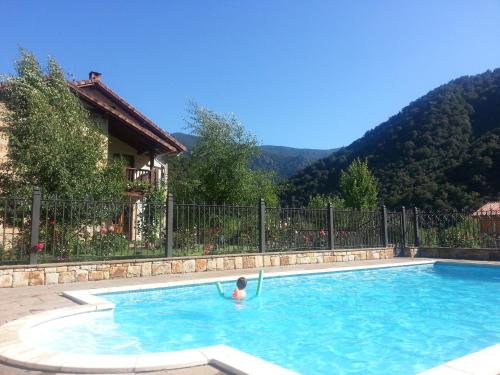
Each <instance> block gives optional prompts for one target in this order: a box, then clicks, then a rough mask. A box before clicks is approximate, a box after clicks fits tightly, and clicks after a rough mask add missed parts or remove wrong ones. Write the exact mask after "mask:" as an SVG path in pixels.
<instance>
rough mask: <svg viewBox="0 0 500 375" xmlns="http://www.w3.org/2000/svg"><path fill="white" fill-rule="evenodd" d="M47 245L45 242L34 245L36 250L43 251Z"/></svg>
mask: <svg viewBox="0 0 500 375" xmlns="http://www.w3.org/2000/svg"><path fill="white" fill-rule="evenodd" d="M44 247H45V245H44V244H43V243H37V244H36V245H35V246H33V249H34V250H35V251H42V250H43V248H44Z"/></svg>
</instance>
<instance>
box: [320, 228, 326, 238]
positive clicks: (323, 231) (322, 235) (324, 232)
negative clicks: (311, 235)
mask: <svg viewBox="0 0 500 375" xmlns="http://www.w3.org/2000/svg"><path fill="white" fill-rule="evenodd" d="M319 235H320V236H321V237H325V236H326V231H325V230H324V229H321V230H320V231H319Z"/></svg>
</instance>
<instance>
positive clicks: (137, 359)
mask: <svg viewBox="0 0 500 375" xmlns="http://www.w3.org/2000/svg"><path fill="white" fill-rule="evenodd" d="M434 263H455V262H450V261H448V260H447V261H443V260H422V261H412V262H403V263H392V264H385V265H369V266H367V265H364V266H352V267H331V268H325V269H321V270H294V271H276V272H270V273H267V274H266V275H267V276H268V277H281V276H292V275H307V274H322V273H332V272H346V271H354V270H366V269H383V268H394V267H406V266H417V265H425V264H434ZM456 263H458V262H456ZM460 263H461V264H466V263H465V262H460ZM244 276H246V277H247V278H257V274H256V273H252V274H247V275H244ZM234 279H235V277H234V276H226V277H217V278H208V279H203V280H186V281H175V282H165V283H155V284H142V285H135V286H121V287H112V288H95V289H86V290H80V291H71V292H64V293H63V295H65V296H66V297H68V298H70V299H71V300H73V301H75V302H77V303H79V304H81V305H80V306H73V307H69V308H63V309H56V310H51V311H46V312H41V313H38V314H35V315H31V316H27V317H23V318H21V319H18V320H15V321H12V322H9V323H7V324H4V325H2V326H0V337H1V338H2V340H1V341H0V362H5V363H6V364H9V365H14V366H20V367H24V368H29V369H34V370H42V371H47V370H48V371H56V372H61V371H66V372H75V373H87V374H90V373H102V372H103V371H105V372H108V373H120V372H122V373H123V372H132V371H155V370H172V369H178V368H189V367H193V366H199V365H214V366H216V367H219V368H221V369H222V370H226V371H228V372H230V373H232V374H238V375H239V374H265V373H272V374H283V375H292V374H296V373H295V372H293V371H291V370H288V369H285V368H283V367H280V366H279V365H276V364H274V363H271V362H268V361H265V360H263V359H261V358H258V357H256V356H253V355H251V354H248V353H245V352H242V351H240V350H237V349H235V348H232V347H229V346H226V345H214V346H210V347H205V348H195V349H187V350H181V351H173V352H161V353H147V354H139V355H81V354H70V353H62V352H50V351H43V350H39V349H38V348H34V347H31V346H30V345H29V344H27V343H26V341H25V340H24V339H23V337H22V335H23V332H25V331H26V330H28V329H30V328H31V327H34V326H36V325H39V324H42V323H45V322H47V321H50V320H54V319H58V318H62V317H66V316H71V315H76V314H81V313H87V312H92V311H98V310H109V309H113V308H114V304H112V303H110V302H108V301H107V300H105V299H104V298H102V297H100V296H96V294H102V293H112V292H123V291H139V290H145V289H159V288H168V287H174V286H187V285H201V284H209V283H213V282H215V281H231V280H234ZM493 353H495V354H493ZM494 355H497V356H499V357H500V344H496V345H492V346H491V347H488V348H485V349H482V350H480V351H478V352H475V353H472V354H469V355H467V356H464V357H460V358H457V359H455V360H453V361H449V362H446V363H444V364H442V365H440V366H437V367H435V368H432V369H429V370H426V371H424V372H422V373H421V374H422V375H437V374H445V373H446V374H451V373H452V372H450V371H455V373H456V374H459V373H463V372H464V371H465V370H463V369H460V368H458V367H460V366H462V367H463V366H471V361H472V363H475V362H474V361H476V362H477V363H476V365H477V366H478V367H480V366H481V364H483V363H485V357H486V358H490V357H491V358H493V356H494ZM464 358H466V359H465V360H464ZM471 358H472V359H471ZM497 358H498V357H497ZM464 363H465V364H464ZM89 364H92V365H89ZM464 368H465V367H464ZM467 368H469V367H467ZM494 371H497V372H498V373H500V363H499V364H498V368H496V369H495V370H494ZM466 373H470V372H466ZM474 373H475V374H482V372H474ZM487 373H488V374H489V373H490V372H484V374H487Z"/></svg>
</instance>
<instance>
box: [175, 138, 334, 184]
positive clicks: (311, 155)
mask: <svg viewBox="0 0 500 375" xmlns="http://www.w3.org/2000/svg"><path fill="white" fill-rule="evenodd" d="M172 135H173V136H174V137H175V138H176V139H178V140H179V141H180V142H181V143H182V144H184V145H185V146H186V147H187V148H188V150H189V149H191V148H192V147H193V146H194V145H195V144H196V142H197V140H198V138H197V137H196V136H194V135H191V134H186V133H181V132H179V133H173V134H172ZM260 149H261V151H262V153H261V154H260V155H259V156H258V157H256V158H255V159H254V160H253V161H252V168H255V169H262V170H267V171H273V172H275V173H276V175H277V176H278V177H280V178H286V177H290V176H292V175H293V174H294V173H297V172H298V171H299V170H300V169H302V168H305V167H307V166H308V165H310V164H311V163H313V162H315V161H316V160H319V159H321V158H324V157H326V156H328V155H330V154H331V153H332V152H334V151H335V149H329V150H317V149H305V148H294V147H285V146H271V145H264V146H260Z"/></svg>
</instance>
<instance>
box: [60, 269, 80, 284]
mask: <svg viewBox="0 0 500 375" xmlns="http://www.w3.org/2000/svg"><path fill="white" fill-rule="evenodd" d="M75 280H76V279H75V272H74V271H63V272H59V284H65V283H74V282H75Z"/></svg>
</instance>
